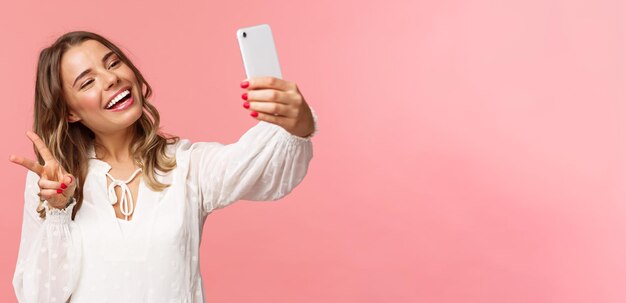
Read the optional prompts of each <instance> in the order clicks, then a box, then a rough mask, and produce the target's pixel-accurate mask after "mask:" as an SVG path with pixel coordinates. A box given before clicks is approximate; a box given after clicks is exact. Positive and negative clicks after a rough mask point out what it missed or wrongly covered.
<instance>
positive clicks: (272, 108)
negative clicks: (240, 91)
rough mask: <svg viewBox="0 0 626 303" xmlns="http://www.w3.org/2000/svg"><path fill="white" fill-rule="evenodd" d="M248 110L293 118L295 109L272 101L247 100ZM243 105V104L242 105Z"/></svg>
mask: <svg viewBox="0 0 626 303" xmlns="http://www.w3.org/2000/svg"><path fill="white" fill-rule="evenodd" d="M249 105H250V106H249V108H248V109H249V110H251V111H254V112H258V113H264V114H268V115H274V116H282V117H290V118H295V117H296V113H295V111H294V110H293V109H292V108H291V107H289V106H286V105H284V104H280V103H274V102H249ZM244 107H245V106H244Z"/></svg>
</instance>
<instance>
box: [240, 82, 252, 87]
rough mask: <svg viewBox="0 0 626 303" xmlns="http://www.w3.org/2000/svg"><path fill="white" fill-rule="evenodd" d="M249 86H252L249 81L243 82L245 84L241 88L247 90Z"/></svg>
mask: <svg viewBox="0 0 626 303" xmlns="http://www.w3.org/2000/svg"><path fill="white" fill-rule="evenodd" d="M249 85H250V82H248V81H243V82H241V88H246V87H248V86H249Z"/></svg>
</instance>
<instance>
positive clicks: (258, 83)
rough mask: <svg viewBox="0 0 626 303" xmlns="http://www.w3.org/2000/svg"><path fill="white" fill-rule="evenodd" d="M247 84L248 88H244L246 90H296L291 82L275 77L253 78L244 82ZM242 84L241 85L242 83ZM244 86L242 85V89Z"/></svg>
mask: <svg viewBox="0 0 626 303" xmlns="http://www.w3.org/2000/svg"><path fill="white" fill-rule="evenodd" d="M246 81H247V82H248V86H247V87H244V88H246V89H248V90H257V89H264V88H272V89H277V90H281V91H288V90H296V84H295V83H293V82H289V81H285V80H283V79H279V78H276V77H254V78H250V79H246V80H244V82H246ZM244 82H242V84H243V83H244ZM243 86H244V85H242V87H243Z"/></svg>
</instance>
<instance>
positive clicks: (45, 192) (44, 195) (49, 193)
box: [39, 189, 59, 200]
mask: <svg viewBox="0 0 626 303" xmlns="http://www.w3.org/2000/svg"><path fill="white" fill-rule="evenodd" d="M58 196H59V192H58V191H57V190H56V189H42V190H41V191H40V192H39V197H41V199H44V200H53V199H56V198H57V197H58Z"/></svg>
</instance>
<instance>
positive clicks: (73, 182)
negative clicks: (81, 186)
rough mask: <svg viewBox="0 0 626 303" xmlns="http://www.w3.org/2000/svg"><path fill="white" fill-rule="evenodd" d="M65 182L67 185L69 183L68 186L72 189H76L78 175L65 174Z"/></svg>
mask: <svg viewBox="0 0 626 303" xmlns="http://www.w3.org/2000/svg"><path fill="white" fill-rule="evenodd" d="M63 183H65V185H67V187H68V188H69V189H71V190H72V191H74V189H76V177H74V176H73V175H71V174H65V175H63Z"/></svg>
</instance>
